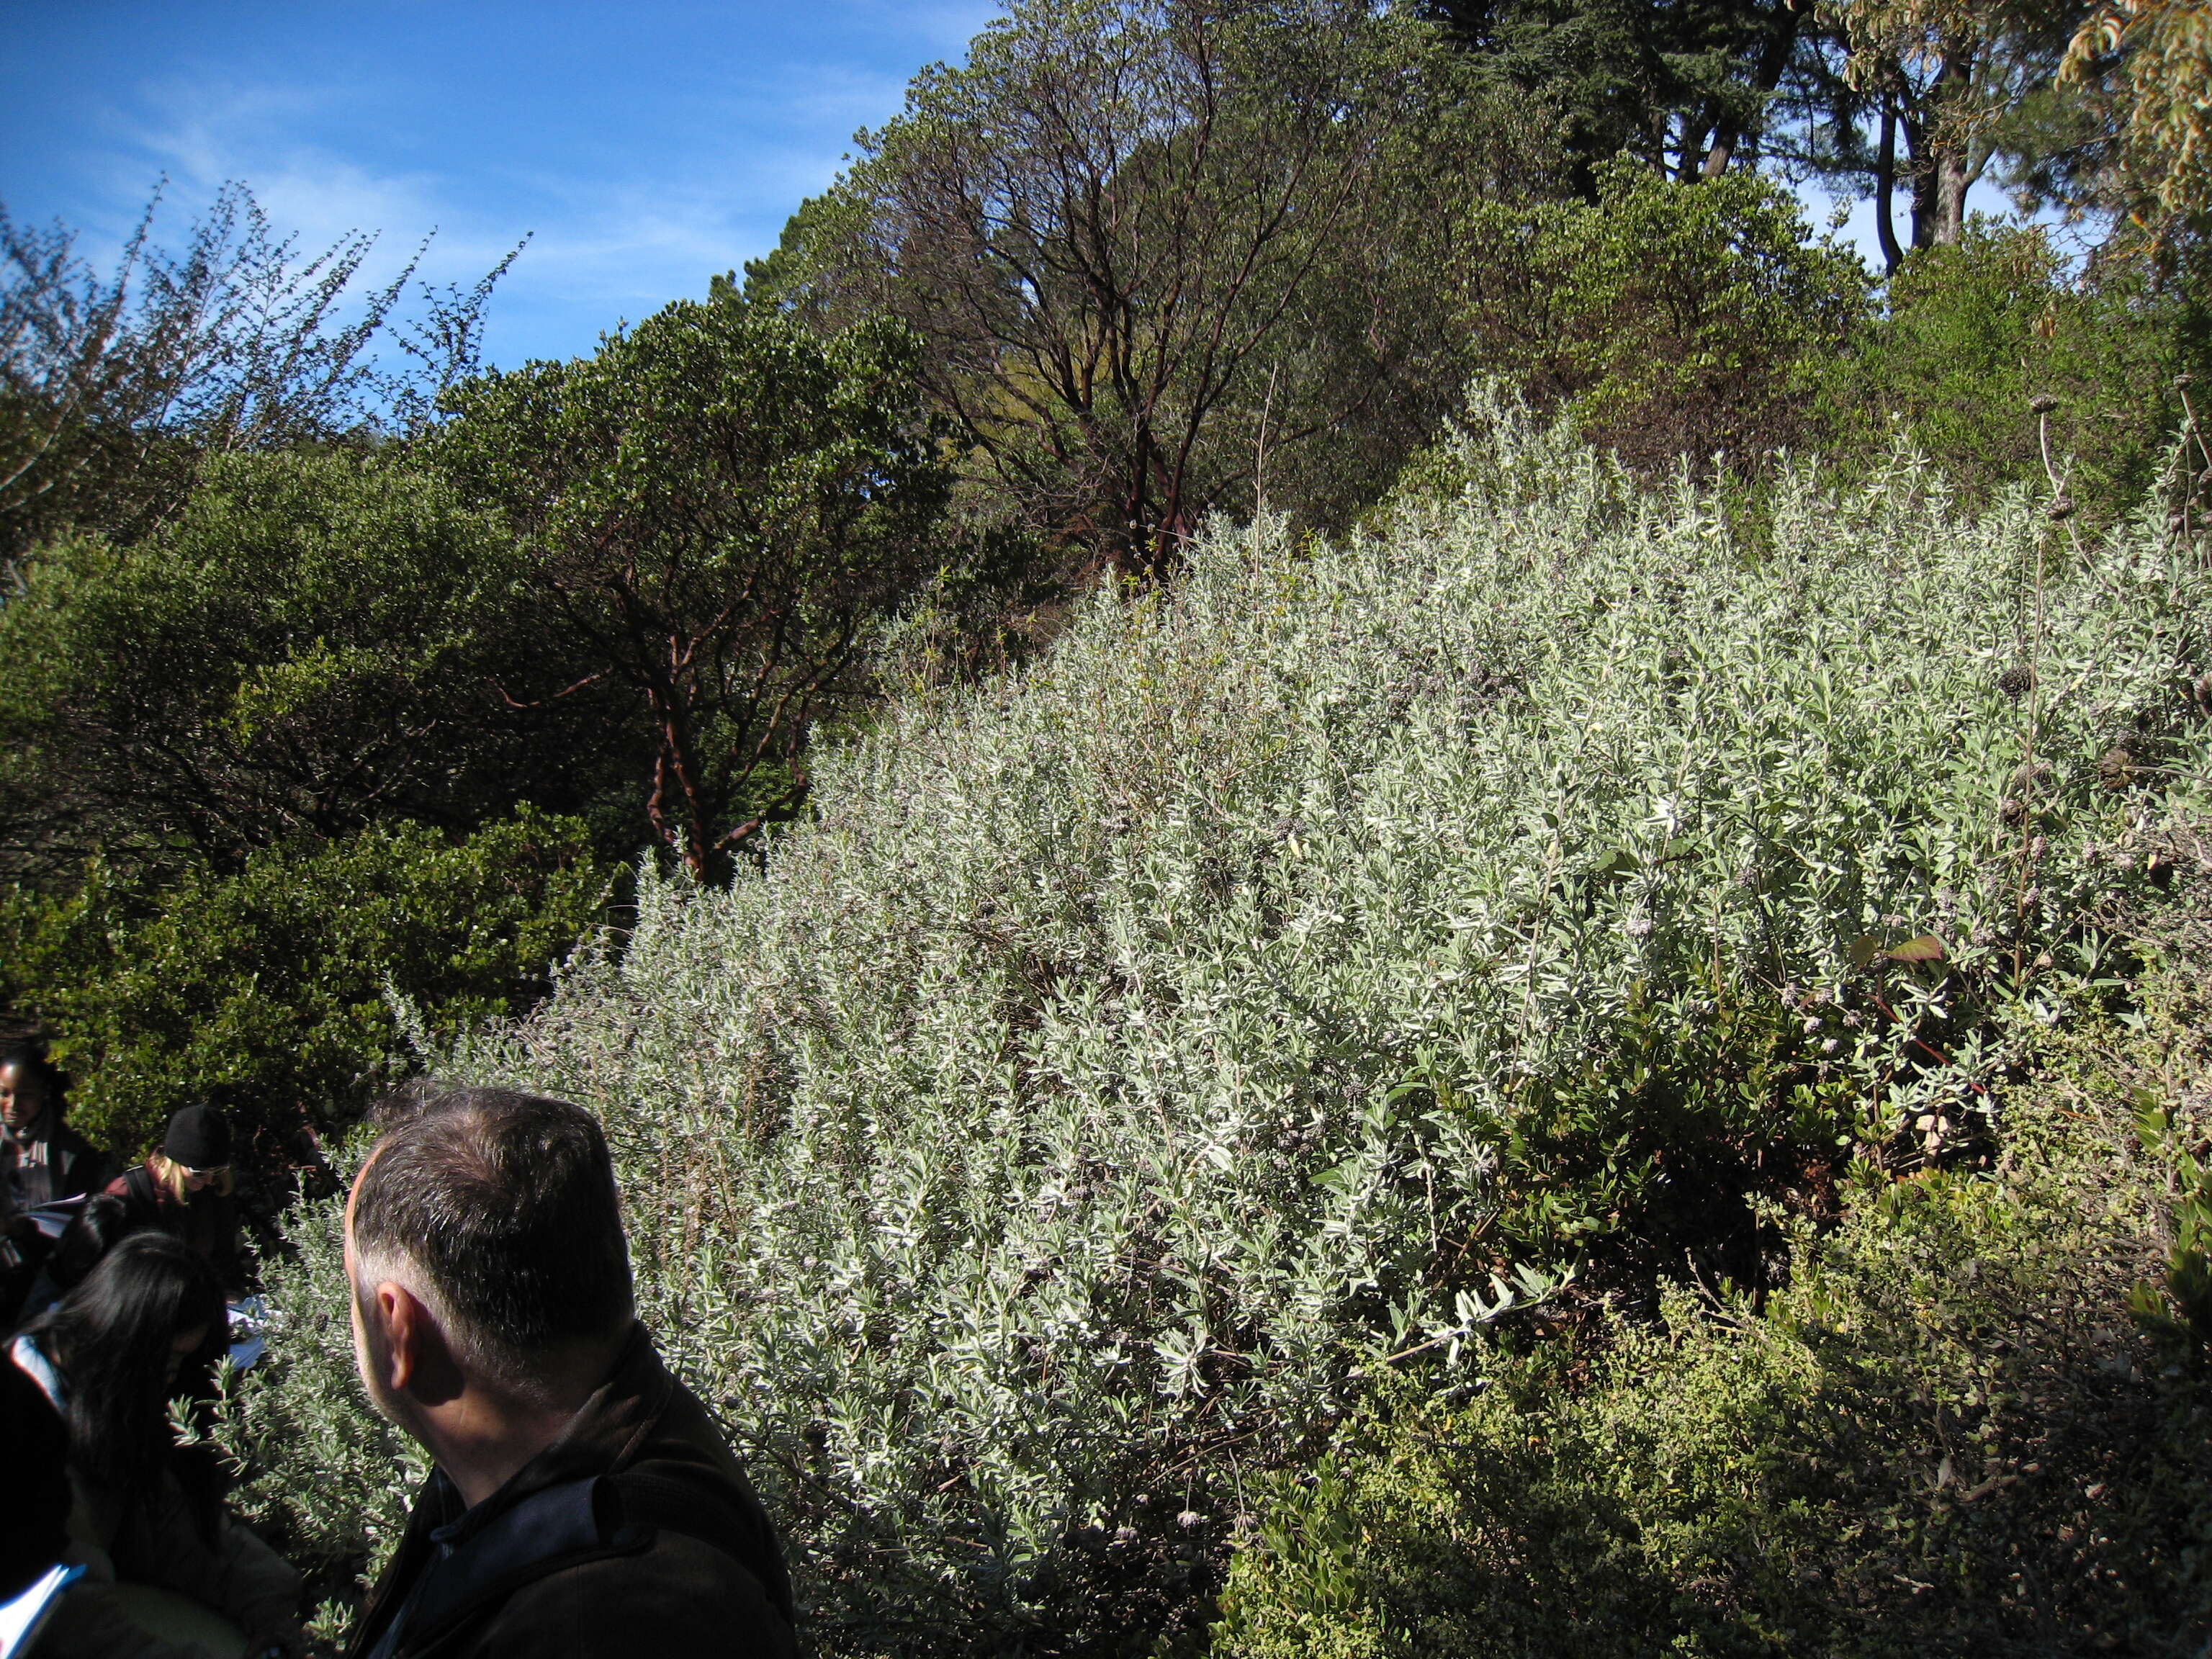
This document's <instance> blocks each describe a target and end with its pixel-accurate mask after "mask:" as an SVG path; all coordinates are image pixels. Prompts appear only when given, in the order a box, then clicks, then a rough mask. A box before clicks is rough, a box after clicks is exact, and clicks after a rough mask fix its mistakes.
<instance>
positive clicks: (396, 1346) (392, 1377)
mask: <svg viewBox="0 0 2212 1659" xmlns="http://www.w3.org/2000/svg"><path fill="white" fill-rule="evenodd" d="M374 1306H375V1309H376V1317H377V1322H379V1323H380V1324H381V1325H382V1326H383V1327H384V1356H383V1358H384V1366H385V1373H384V1380H385V1383H386V1386H387V1387H389V1388H390V1389H392V1392H393V1393H394V1394H404V1395H407V1396H408V1397H409V1398H410V1399H411V1400H413V1401H416V1403H418V1404H420V1405H424V1406H442V1405H444V1404H445V1403H446V1401H448V1400H451V1399H453V1397H454V1396H455V1395H459V1393H460V1391H461V1388H462V1377H461V1369H460V1366H459V1364H458V1363H457V1362H456V1361H455V1359H454V1358H453V1349H452V1347H451V1346H449V1345H448V1344H447V1341H446V1334H445V1332H444V1331H443V1330H441V1328H439V1325H438V1321H437V1319H436V1317H435V1316H434V1315H433V1314H432V1313H431V1311H430V1310H429V1309H428V1308H426V1307H424V1306H423V1305H422V1300H421V1298H420V1297H417V1296H416V1294H415V1293H414V1292H413V1291H410V1290H409V1289H408V1288H407V1287H406V1286H405V1285H399V1284H395V1283H393V1282H392V1280H390V1279H386V1280H385V1281H384V1282H383V1283H382V1284H380V1285H378V1286H377V1287H376V1291H375V1293H374Z"/></svg>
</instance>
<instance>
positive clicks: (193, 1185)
mask: <svg viewBox="0 0 2212 1659" xmlns="http://www.w3.org/2000/svg"><path fill="white" fill-rule="evenodd" d="M223 1167H224V1168H228V1165H225V1166H223ZM177 1168H178V1169H179V1170H183V1171H184V1176H185V1191H186V1192H188V1193H197V1192H201V1191H204V1190H205V1188H207V1186H208V1184H209V1183H210V1182H213V1181H215V1180H216V1179H217V1178H218V1177H219V1176H222V1169H221V1168H218V1169H213V1170H192V1169H186V1168H185V1165H183V1164H179V1165H178V1166H177Z"/></svg>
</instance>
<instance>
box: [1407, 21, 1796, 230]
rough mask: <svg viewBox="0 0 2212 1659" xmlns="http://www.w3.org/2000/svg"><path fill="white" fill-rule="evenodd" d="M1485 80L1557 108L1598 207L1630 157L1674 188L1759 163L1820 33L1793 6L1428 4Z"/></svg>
mask: <svg viewBox="0 0 2212 1659" xmlns="http://www.w3.org/2000/svg"><path fill="white" fill-rule="evenodd" d="M1416 9H1417V10H1419V12H1420V13H1421V14H1422V15H1425V16H1428V17H1431V18H1433V19H1434V20H1436V21H1437V22H1438V23H1439V24H1441V25H1442V26H1443V28H1444V30H1445V32H1446V33H1447V34H1448V35H1449V37H1450V38H1451V39H1452V40H1454V41H1455V42H1456V43H1457V44H1458V45H1459V46H1461V47H1462V49H1463V50H1465V51H1466V52H1469V53H1470V54H1472V55H1473V57H1474V58H1475V59H1476V61H1477V63H1478V64H1479V66H1480V75H1481V76H1483V77H1484V78H1486V79H1493V80H1497V81H1502V82H1506V83H1509V84H1510V85H1512V86H1515V87H1517V88H1520V89H1521V90H1522V91H1523V92H1527V93H1530V94H1535V95H1538V96H1541V97H1542V98H1543V99H1545V100H1547V101H1548V102H1550V103H1552V104H1553V105H1554V106H1557V107H1558V108H1559V111H1560V112H1561V113H1562V116H1563V118H1564V121H1565V142H1566V144H1567V147H1568V149H1570V150H1571V152H1572V154H1573V155H1574V156H1575V158H1576V161H1577V179H1578V180H1579V182H1580V185H1581V188H1582V189H1583V193H1584V194H1585V196H1586V197H1589V199H1592V200H1595V197H1596V191H1597V182H1596V169H1597V167H1598V164H1599V163H1601V162H1602V161H1605V160H1607V158H1608V157H1611V156H1613V155H1618V154H1620V152H1622V151H1624V150H1625V151H1626V152H1627V153H1629V154H1630V155H1634V156H1635V157H1636V158H1637V159H1638V160H1639V161H1642V162H1644V164H1645V165H1646V166H1648V167H1653V168H1655V169H1656V170H1657V171H1659V172H1661V173H1665V174H1666V175H1667V176H1668V177H1669V178H1673V179H1681V180H1685V181H1688V180H1692V179H1712V178H1717V177H1718V176H1719V175H1720V174H1722V173H1725V172H1726V171H1727V170H1728V169H1729V167H1730V165H1731V164H1737V165H1743V164H1748V163H1750V162H1751V161H1753V159H1754V158H1755V157H1756V156H1757V155H1758V153H1759V147H1760V143H1761V140H1762V138H1763V137H1764V135H1765V130H1766V127H1767V124H1768V120H1769V106H1770V104H1771V100H1773V98H1774V94H1775V93H1776V91H1777V89H1778V88H1779V87H1780V86H1781V85H1782V82H1783V80H1784V76H1786V75H1787V74H1788V73H1789V72H1790V70H1791V67H1792V65H1793V64H1794V63H1795V62H1796V60H1797V58H1799V56H1800V54H1801V52H1802V49H1803V48H1804V47H1805V46H1806V45H1807V43H1808V40H1809V39H1810V38H1811V37H1812V35H1813V33H1814V28H1813V19H1812V15H1811V13H1810V11H1809V9H1802V8H1800V7H1798V6H1796V5H1792V4H1790V3H1788V0H1691V3H1686V4H1676V5H1668V6H1653V5H1650V4H1645V3H1639V0H1424V3H1422V4H1421V5H1419V7H1417V8H1416Z"/></svg>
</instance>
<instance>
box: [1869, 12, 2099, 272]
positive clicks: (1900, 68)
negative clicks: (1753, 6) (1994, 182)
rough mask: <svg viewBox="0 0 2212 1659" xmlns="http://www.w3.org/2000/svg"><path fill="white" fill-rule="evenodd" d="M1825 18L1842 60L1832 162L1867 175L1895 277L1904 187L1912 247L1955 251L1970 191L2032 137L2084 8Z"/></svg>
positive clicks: (1877, 229) (1878, 230)
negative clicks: (2039, 105)
mask: <svg viewBox="0 0 2212 1659" xmlns="http://www.w3.org/2000/svg"><path fill="white" fill-rule="evenodd" d="M1828 13H1829V15H1830V16H1831V17H1832V20H1833V21H1834V23H1835V25H1836V27H1837V29H1838V40H1839V42H1840V46H1841V51H1842V52H1843V62H1842V66H1841V70H1842V72H1841V76H1840V83H1839V84H1838V85H1836V86H1835V87H1833V88H1832V97H1833V98H1834V99H1835V104H1834V106H1833V108H1832V112H1831V114H1830V118H1829V125H1830V128H1831V131H1832V132H1833V133H1834V134H1835V135H1836V142H1835V143H1832V146H1831V147H1830V149H1829V151H1828V165H1829V166H1830V167H1832V168H1833V169H1835V170H1838V171H1846V172H1857V173H1863V174H1864V175H1865V176H1867V177H1868V178H1869V179H1870V187H1871V191H1872V193H1873V196H1874V199H1875V234H1876V235H1877V236H1878V238H1879V239H1880V240H1881V249H1882V255H1883V258H1884V259H1885V260H1886V261H1887V264H1888V265H1889V267H1890V269H1892V270H1895V269H1896V268H1897V266H1898V265H1899V264H1900V263H1901V261H1902V260H1903V258H1904V249H1903V247H1902V246H1900V245H1899V241H1898V239H1897V233H1896V229H1895V227H1894V225H1893V222H1892V215H1891V206H1890V204H1891V198H1892V196H1893V192H1894V191H1895V190H1896V188H1897V187H1898V185H1899V184H1900V183H1901V184H1902V185H1904V186H1905V189H1906V190H1907V191H1908V193H1909V198H1910V203H1911V209H1910V220H1911V246H1913V247H1915V248H1925V247H1954V246H1957V245H1958V243H1959V241H1960V238H1961V237H1962V236H1963V235H1964V234H1965V229H1966V193H1967V191H1969V190H1970V189H1971V188H1972V185H1973V184H1974V182H1975V181H1976V180H1977V179H1980V178H1981V177H1982V176H1983V174H1984V173H1985V172H1986V171H1987V169H1988V168H1989V166H1990V162H1991V161H1992V160H1994V159H1996V157H1998V156H2000V155H2003V154H2005V153H2006V152H2007V151H2008V150H2014V151H2017V150H2018V149H2019V148H2020V147H2021V144H2022V143H2023V142H2024V141H2026V140H2027V132H2028V129H2027V125H2025V124H2024V123H2023V122H2021V120H2020V119H2019V112H2021V110H2022V108H2023V107H2024V106H2030V105H2031V104H2032V101H2033V100H2034V98H2035V97H2036V96H2037V94H2039V93H2041V92H2042V91H2043V90H2044V89H2045V88H2048V87H2049V86H2050V85H2051V80H2052V77H2053V76H2055V75H2056V74H2057V70H2058V65H2059V63H2060V61H2061V59H2062V58H2063V56H2064V53H2065V51H2066V45H2067V42H2068V40H2069V39H2070V38H2071V36H2072V34H2073V32H2074V29H2075V25H2076V23H2077V22H2078V21H2079V20H2080V16H2081V8H2080V7H2079V6H2078V5H2077V4H2075V3H2072V0H2065V3H2057V4H2051V3H2043V0H2014V3H2008V4H2002V5H1994V6H1992V5H1978V4H1970V3H1966V0H1833V3H1831V4H1830V6H1829V7H1828ZM1869 118H1871V119H1872V120H1873V122H1874V124H1875V128H1876V133H1877V136H1876V137H1875V142H1874V147H1873V150H1872V153H1871V155H1870V156H1869V155H1868V154H1867V152H1866V150H1865V147H1864V144H1863V139H1862V137H1861V135H1860V132H1859V126H1860V124H1861V123H1862V122H1863V121H1864V120H1866V119H1869Z"/></svg>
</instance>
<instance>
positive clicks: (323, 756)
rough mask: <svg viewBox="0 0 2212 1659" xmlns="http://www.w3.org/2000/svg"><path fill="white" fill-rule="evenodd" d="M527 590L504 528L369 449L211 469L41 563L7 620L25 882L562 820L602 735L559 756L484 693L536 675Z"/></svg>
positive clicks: (3, 694)
mask: <svg viewBox="0 0 2212 1659" xmlns="http://www.w3.org/2000/svg"><path fill="white" fill-rule="evenodd" d="M522 574H523V573H522V568H521V565H520V561H519V560H518V558H517V557H516V556H515V554H514V552H513V548H512V546H511V544H509V543H508V542H507V540H506V539H505V538H504V537H503V535H502V533H501V531H500V528H499V526H498V524H497V521H496V520H495V519H494V518H493V517H491V516H490V515H489V514H487V513H483V512H482V511H480V510H477V509H475V508H471V507H467V506H465V505H464V504H463V503H462V502H461V501H459V499H458V498H457V497H456V496H455V495H454V494H453V491H452V490H451V489H449V488H447V486H445V485H444V484H443V483H441V482H440V481H439V480H438V479H436V478H435V477H431V476H429V475H428V474H426V473H424V472H423V471H422V470H421V469H419V468H416V467H413V466H410V465H407V464H406V463H405V462H404V460H402V459H395V458H391V457H388V456H386V455H382V454H374V455H367V456H363V455H356V454H350V453H322V454H318V453H312V452H301V453H283V454H276V455H268V456H238V457H232V458H229V459H223V460H220V461H216V462H213V463H210V467H209V469H208V477H207V479H206V481H205V482H204V484H203V485H202V487H201V488H200V489H199V490H198V491H197V493H196V494H195V495H193V497H192V499H191V502H190V504H189V506H188V507H186V508H185V511H184V512H183V513H182V515H181V516H180V517H179V519H178V520H176V522H174V523H173V524H172V525H171V526H168V527H167V529H166V530H165V531H163V532H161V534H160V535H158V536H155V537H154V538H151V539H149V540H148V541H145V542H142V543H139V544H136V545H129V546H125V545H121V544H115V543H111V542H106V541H102V540H98V539H88V538H87V539H76V540H70V541H64V542H61V543H58V544H54V545H52V546H50V547H47V548H45V549H42V550H40V551H39V552H37V553H36V554H34V555H33V556H30V557H29V558H27V560H25V561H24V562H23V563H22V566H21V571H20V581H21V586H20V587H19V589H18V591H17V592H15V593H14V594H13V595H11V596H10V597H9V599H8V601H7V603H6V604H5V605H4V606H0V741H3V742H4V747H5V750H6V752H7V755H8V759H7V761H6V762H5V763H4V766H3V767H0V781H4V784H5V796H4V805H5V807H6V809H7V812H8V817H9V819H10V820H11V823H9V829H12V831H13V836H12V837H11V839H12V840H13V841H14V842H15V847H14V849H13V850H14V854H15V860H16V862H17V865H18V867H19V868H21V867H23V866H29V867H31V868H33V869H46V870H51V869H52V868H53V867H54V866H56V865H58V864H66V863H67V862H69V861H71V860H75V859H76V858H80V857H82V856H84V855H86V854H90V853H92V852H94V851H98V852H102V853H105V854H107V855H108V856H109V857H110V858H111V859H112V860H118V861H122V862H125V863H131V864H138V863H151V864H153V865H155V866H165V865H169V864H173V863H174V862H177V861H179V859H180V857H182V856H184V855H194V856H197V858H198V859H200V860H204V861H208V862H210V863H212V864H213V865H215V866H216V867H218V868H221V869H223V870H235V869H236V868H237V867H238V866H239V864H240V860H243V859H244V858H245V857H246V854H248V853H249V852H251V851H252V850H253V849H255V848H264V847H270V846H273V845H276V844H277V843H279V842H284V841H286V840H288V839H290V838H293V837H296V836H301V835H306V836H312V837H322V838H327V837H331V836H342V835H345V834H348V833H350V832H351V831H354V830H356V829H360V828H362V826H364V825H365V824H368V823H373V822H375V821H377V820H379V819H381V818H384V817H397V816H413V817H425V818H428V819H430V820H432V821H434V822H443V823H447V824H453V825H466V824H468V823H473V822H475V821H476V820H477V819H478V818H479V817H483V815H485V814H486V813H487V812H493V811H500V810H503V808H504V807H505V805H507V802H509V801H511V800H513V799H514V797H515V796H516V795H517V794H519V793H532V794H535V795H537V796H538V797H539V798H540V799H549V798H550V799H549V804H553V805H562V804H566V803H563V802H562V799H561V793H562V792H561V787H560V783H559V780H560V778H561V776H562V773H563V772H564V771H565V772H568V773H569V774H571V775H573V774H574V773H577V772H586V771H587V770H588V767H589V763H590V762H591V760H592V757H593V752H594V745H593V744H592V738H591V734H590V733H589V732H579V731H574V730H571V731H570V732H566V733H562V734H560V735H561V736H562V737H563V738H566V740H567V741H566V743H565V744H562V745H559V746H558V748H557V749H556V753H553V754H549V753H548V752H547V750H548V749H550V748H556V745H554V744H549V743H547V742H546V741H545V739H544V735H543V734H542V733H540V734H537V735H536V737H535V740H534V741H533V733H532V732H531V730H530V728H529V727H527V726H523V725H520V724H518V722H517V720H516V719H515V717H514V716H513V714H512V713H510V712H508V711H507V710H506V709H505V708H503V707H502V706H501V699H500V697H499V696H498V693H497V690H495V683H496V682H497V681H498V679H499V678H501V677H502V676H503V675H505V676H512V677H513V682H514V684H516V686H517V687H518V689H520V688H522V687H524V686H526V685H527V684H529V683H530V681H531V678H532V676H533V675H535V674H537V673H540V672H543V671H544V669H543V668H542V666H540V665H536V664H533V663H532V662H531V660H530V656H529V653H528V652H527V650H526V641H522V640H520V639H518V638H517V637H516V635H517V634H518V633H519V632H520V630H519V629H518V627H517V607H518V605H519V602H520V600H519V593H518V584H519V582H520V578H521V575H522Z"/></svg>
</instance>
